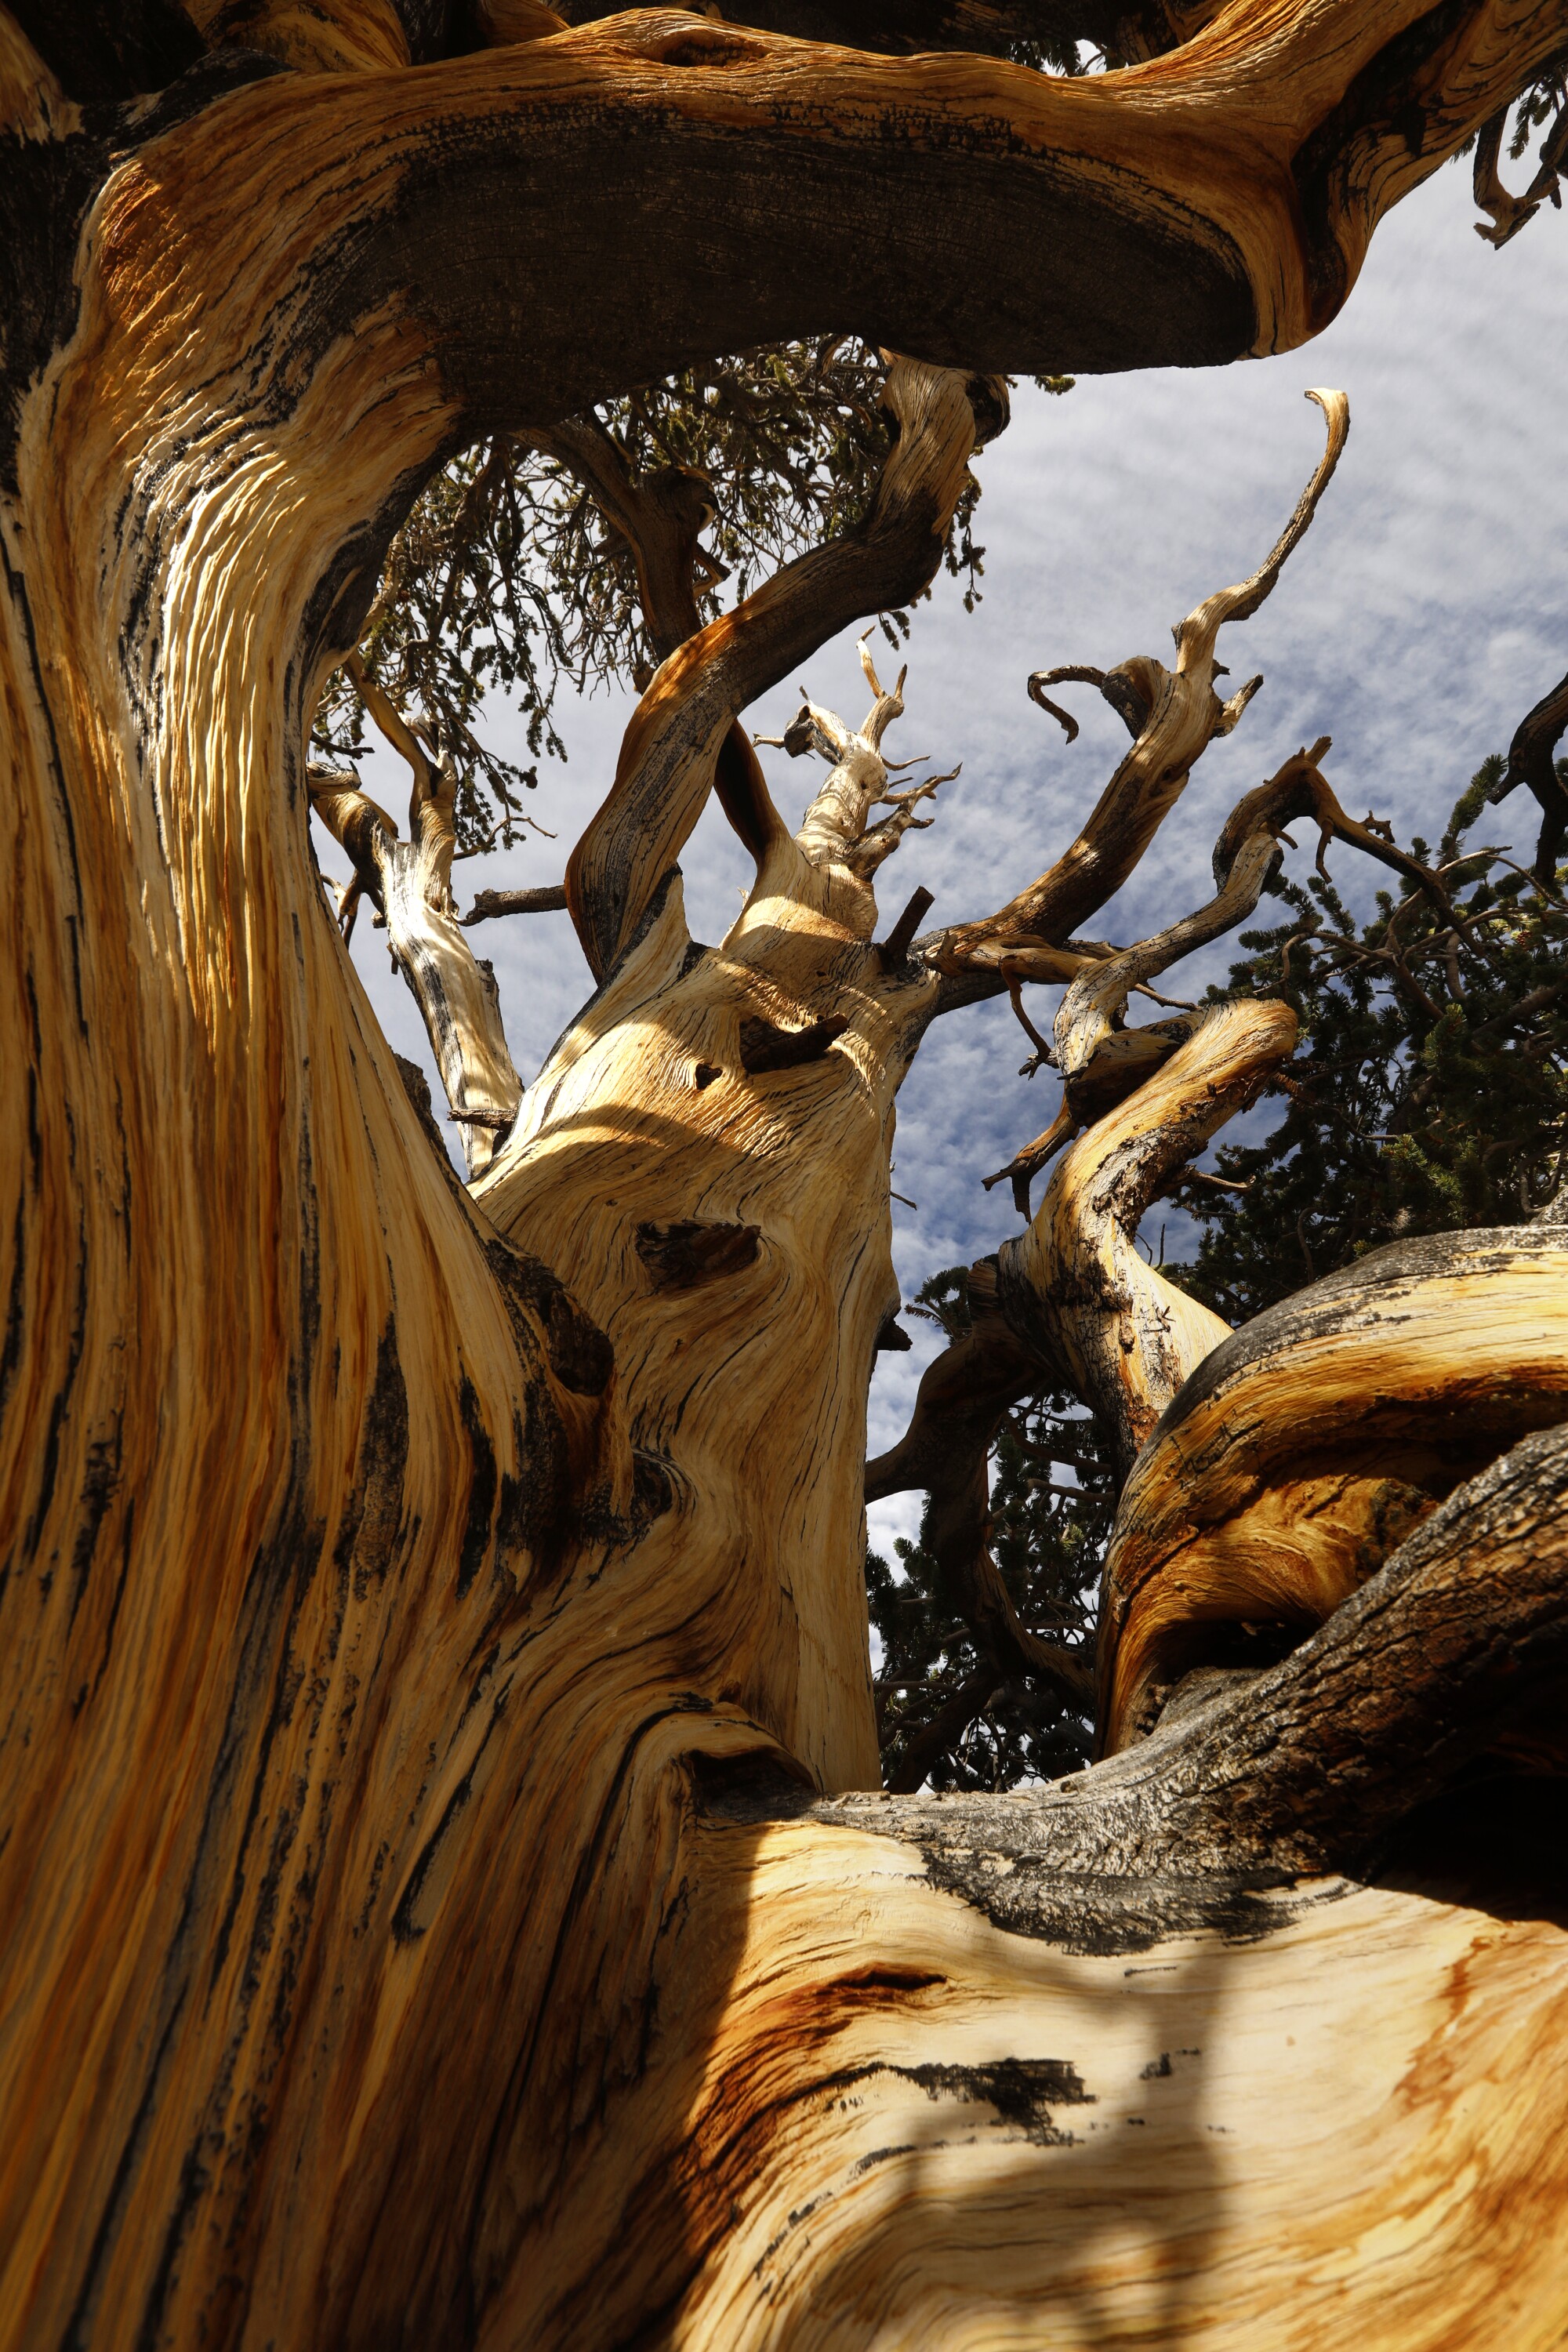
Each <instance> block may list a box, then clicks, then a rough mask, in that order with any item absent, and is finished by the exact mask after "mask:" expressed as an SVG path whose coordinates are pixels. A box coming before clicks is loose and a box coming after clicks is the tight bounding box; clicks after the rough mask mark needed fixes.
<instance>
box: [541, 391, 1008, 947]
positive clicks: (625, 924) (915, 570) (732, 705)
mask: <svg viewBox="0 0 1568 2352" xmlns="http://www.w3.org/2000/svg"><path fill="white" fill-rule="evenodd" d="M885 397H886V399H887V401H888V404H889V407H890V408H891V409H892V411H893V414H894V416H895V418H896V420H897V422H898V425H899V436H898V439H897V441H896V442H895V444H894V446H893V449H892V452H891V454H890V456H889V458H888V461H887V464H886V466H885V467H884V468H883V472H882V477H881V480H880V482H879V486H878V490H877V496H876V499H875V502H874V504H873V507H872V509H871V512H870V514H869V516H868V518H867V520H866V521H865V523H864V524H863V525H862V526H861V527H860V528H859V529H858V530H854V531H851V532H848V533H847V534H846V535H845V536H844V537H843V538H842V539H839V540H835V541H831V542H830V543H829V544H828V545H827V546H826V547H820V548H814V549H812V550H810V551H808V552H807V553H806V554H805V555H802V556H800V557H798V558H797V559H796V560H795V562H793V563H789V564H786V565H785V566H784V568H783V570H782V571H780V572H776V573H775V574H774V576H773V578H772V579H771V580H769V581H767V582H765V583H763V586H762V587H761V588H759V589H758V590H756V592H755V593H753V594H752V595H750V596H748V597H746V598H745V600H744V601H743V602H742V604H740V605H739V606H738V607H737V608H736V610H735V611H734V612H732V613H726V614H721V616H720V618H719V619H717V620H715V621H711V622H710V623H709V625H708V626H707V627H706V628H704V629H702V630H701V631H700V632H699V634H698V635H696V636H694V637H691V638H689V640H688V641H687V643H686V644H685V645H683V646H680V648H679V651H678V652H676V653H675V654H673V655H672V656H670V658H669V659H668V660H667V661H666V662H665V663H664V665H663V667H661V668H660V670H659V672H658V676H657V677H655V678H654V680H653V682H652V684H651V685H650V686H649V688H648V689H647V693H646V694H645V695H644V696H643V698H642V701H641V703H640V704H639V705H638V708H637V712H636V714H635V716H634V718H633V719H632V722H631V725H630V726H629V727H628V729H627V730H626V738H625V740H624V742H623V744H622V749H621V757H620V764H619V767H618V769H617V772H616V782H615V784H614V786H613V787H612V789H611V791H610V793H609V795H608V797H607V799H606V800H605V803H604V804H603V806H602V807H601V808H600V810H599V811H598V813H597V814H596V815H595V817H594V819H593V821H592V822H591V824H589V826H588V828H587V831H586V832H585V833H584V835H583V838H582V840H581V841H580V842H579V843H578V845H577V847H576V849H575V850H574V852H573V855H572V858H571V860H570V863H569V865H568V866H567V874H566V888H567V898H568V902H569V904H570V907H571V909H572V916H573V920H574V923H575V924H576V927H577V933H578V937H579V938H580V939H581V940H582V942H583V947H584V953H585V954H586V956H587V958H588V961H589V964H590V966H591V968H592V969H593V971H594V972H595V975H596V976H598V977H603V975H604V974H605V972H606V971H609V970H611V969H612V967H613V966H614V964H615V963H616V961H617V959H618V958H619V956H620V955H621V954H622V953H623V951H624V950H625V948H626V945H627V943H628V942H629V940H631V939H632V938H633V937H634V936H635V935H636V932H637V926H638V924H639V922H640V920H641V919H642V915H643V912H644V910H645V908H647V906H648V905H649V904H650V902H651V900H652V898H653V897H654V894H655V892H656V891H657V890H658V887H659V886H660V885H661V883H662V882H663V881H664V878H665V877H666V876H667V875H668V872H669V870H670V867H671V866H673V864H674V863H675V860H676V859H677V857H678V856H679V854H680V850H681V848H682V846H683V845H684V844H685V842H686V840H687V839H688V837H689V835H690V832H691V829H692V827H693V825H694V824H696V822H697V819H698V817H699V816H700V814H701V811H702V807H703V803H705V801H706V800H707V797H708V793H709V792H710V789H711V786H712V783H713V781H714V772H715V765H716V762H717V761H718V759H719V755H720V751H721V746H722V745H723V744H724V742H725V739H726V738H727V737H728V736H729V734H730V730H731V727H732V726H733V724H734V721H735V719H736V717H737V715H738V714H739V712H740V711H741V710H742V709H744V708H745V707H746V705H747V704H748V703H750V702H752V701H754V700H755V699H756V698H757V697H758V696H759V695H761V694H763V693H765V692H766V691H767V689H768V688H770V687H772V686H774V685H776V684H777V683H778V681H779V679H780V678H782V677H787V676H788V675H789V673H790V672H791V671H792V670H793V669H795V668H797V667H798V666H799V664H800V663H801V662H802V661H804V660H805V658H806V657H807V656H809V655H810V654H812V653H813V652H815V651H816V648H817V647H818V646H821V645H823V644H825V643H826V640H827V639H828V638H829V637H830V636H832V635H836V634H837V631H838V630H839V629H841V628H843V627H844V626H846V625H847V623H849V622H850V621H852V620H855V619H858V618H860V617H863V616H864V615H865V614H867V613H868V612H869V613H876V612H879V611H882V610H885V609H886V608H888V607H889V606H891V605H896V604H903V603H905V602H907V601H908V600H909V599H910V597H912V596H914V595H916V594H918V593H919V592H920V591H921V589H922V588H923V587H924V586H925V584H926V583H927V582H928V581H929V580H930V578H931V573H932V572H934V571H935V569H936V566H937V564H938V562H940V560H941V555H942V542H943V540H944V538H945V535H946V531H947V526H948V523H949V521H950V520H951V519H952V512H953V509H954V508H955V507H956V505H957V503H958V499H959V495H960V493H961V491H962V489H963V481H964V477H965V474H966V472H967V469H968V464H969V459H970V457H971V456H972V455H973V450H974V448H975V446H976V443H977V441H983V440H984V439H987V438H989V437H990V436H991V434H993V433H994V432H995V431H997V430H999V429H1000V425H1001V424H1002V422H1003V421H1005V413H1006V410H1005V392H1004V391H1003V389H1002V387H1000V386H999V385H997V384H994V383H991V382H990V381H989V380H981V379H976V378H973V377H966V376H963V375H959V374H955V373H951V372H950V371H948V370H945V369H942V368H931V367H926V366H924V365H922V364H921V362H916V361H912V360H901V359H900V360H895V361H894V362H893V363H892V366H891V367H890V369H889V375H888V382H887V387H886V394H885ZM748 755H749V747H748ZM759 805H761V803H759ZM765 824H766V832H765V835H763V836H762V837H760V838H759V839H758V841H757V843H756V845H755V850H756V854H757V855H758V856H763V855H764V854H765V851H766V848H767V846H768V844H769V843H770V842H771V841H772V840H773V839H774V838H776V837H777V835H778V834H779V833H780V832H781V831H782V828H781V827H780V825H779V820H778V818H777V816H776V815H775V814H773V811H772V808H771V803H768V804H767V806H766V810H765Z"/></svg>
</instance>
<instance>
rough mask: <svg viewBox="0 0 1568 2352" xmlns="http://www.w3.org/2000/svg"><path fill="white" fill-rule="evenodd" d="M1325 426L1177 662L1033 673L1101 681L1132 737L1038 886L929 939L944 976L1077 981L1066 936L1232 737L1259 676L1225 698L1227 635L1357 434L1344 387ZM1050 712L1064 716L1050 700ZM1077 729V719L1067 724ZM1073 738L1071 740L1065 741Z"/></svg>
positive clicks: (1292, 541)
mask: <svg viewBox="0 0 1568 2352" xmlns="http://www.w3.org/2000/svg"><path fill="white" fill-rule="evenodd" d="M1307 396H1308V398H1309V399H1310V400H1314V401H1316V402H1317V404H1318V405H1319V407H1320V408H1321V409H1322V411H1323V413H1324V415H1325V417H1326V419H1327V422H1328V446H1327V447H1326V449H1325V450H1324V453H1323V456H1322V458H1321V461H1320V463H1319V465H1318V467H1317V470H1316V472H1315V473H1314V474H1313V476H1312V478H1311V480H1310V482H1309V483H1308V485H1307V488H1305V490H1303V492H1302V493H1301V496H1300V499H1299V500H1298V502H1297V506H1296V510H1295V512H1294V514H1293V515H1292V516H1291V518H1290V520H1289V523H1288V524H1287V525H1286V527H1285V529H1284V530H1283V531H1282V532H1281V533H1280V536H1279V540H1278V541H1276V543H1275V545H1274V547H1273V549H1272V550H1271V551H1270V552H1269V554H1268V558H1267V559H1266V561H1265V562H1263V563H1262V564H1261V565H1260V566H1259V568H1258V571H1257V572H1254V573H1253V574H1252V576H1251V577H1250V579H1247V580H1245V581H1243V582H1242V583H1240V584H1239V585H1238V586H1237V587H1235V588H1223V589H1219V590H1217V591H1216V592H1215V594H1213V595H1212V596H1208V597H1205V600H1204V602H1203V603H1202V604H1199V605H1198V606H1197V607H1196V608H1195V610H1194V611H1193V612H1191V613H1189V614H1187V616H1186V618H1185V620H1184V621H1182V622H1180V623H1179V624H1178V625H1177V627H1176V629H1175V631H1174V633H1173V634H1174V635H1175V640H1176V666H1175V667H1174V669H1173V670H1171V669H1167V668H1166V667H1165V666H1164V665H1163V663H1162V662H1158V661H1155V660H1154V659H1152V656H1147V655H1137V656H1134V657H1133V658H1132V659H1131V661H1125V662H1122V663H1121V664H1120V665H1119V666H1118V667H1117V668H1115V669H1114V670H1111V671H1110V672H1109V673H1106V674H1104V675H1102V674H1101V673H1100V671H1098V670H1087V669H1084V668H1082V667H1078V666H1071V667H1067V668H1065V669H1058V670H1050V671H1044V672H1040V673H1038V674H1037V677H1035V678H1032V679H1031V680H1030V691H1031V693H1033V694H1036V699H1037V700H1040V699H1043V696H1042V695H1041V694H1039V693H1036V689H1037V687H1039V688H1043V686H1045V685H1048V684H1051V683H1054V682H1056V681H1057V680H1059V679H1062V678H1068V677H1078V678H1086V679H1090V680H1093V681H1094V682H1096V683H1098V684H1099V686H1100V692H1101V693H1102V694H1103V695H1104V697H1105V698H1106V700H1107V701H1108V702H1109V703H1110V705H1111V707H1112V709H1115V710H1116V711H1118V712H1119V713H1120V715H1121V718H1122V719H1123V720H1124V722H1125V724H1126V727H1127V730H1128V732H1129V734H1130V735H1131V737H1132V738H1133V742H1132V749H1131V751H1129V752H1128V754H1127V756H1126V758H1125V759H1124V760H1123V761H1122V762H1121V766H1120V767H1119V768H1118V769H1117V771H1116V773H1115V775H1114V776H1112V778H1111V780H1110V783H1109V784H1107V786H1106V788H1105V790H1104V792H1103V793H1101V794H1100V799H1099V800H1098V801H1097V802H1096V803H1095V806H1094V809H1093V812H1092V814H1090V815H1089V819H1088V821H1087V822H1086V824H1084V826H1083V829H1082V831H1081V832H1080V833H1079V835H1078V837H1077V839H1076V840H1075V841H1074V842H1073V843H1072V844H1071V845H1070V846H1069V847H1068V849H1067V850H1066V851H1064V853H1063V855H1062V856H1060V857H1058V859H1057V860H1056V862H1055V864H1054V865H1052V866H1049V867H1048V868H1047V871H1046V872H1045V873H1044V874H1043V875H1042V876H1041V877H1039V879H1038V880H1037V881H1036V882H1032V883H1030V885H1029V886H1028V887H1027V888H1026V890H1023V891H1020V892H1019V894H1018V895H1017V897H1016V898H1013V899H1012V900H1010V901H1009V903H1008V904H1007V905H1006V906H1005V907H1004V908H1001V910H1000V911H999V912H998V913H996V914H994V915H991V916H988V917H986V918H985V919H984V920H983V921H981V922H975V923H963V924H959V925H956V926H955V927H954V928H953V929H952V930H949V931H946V932H943V933H942V935H941V938H940V939H939V940H934V941H933V942H932V943H931V950H930V952H931V957H932V961H934V962H935V963H936V964H937V966H938V968H939V969H940V970H941V971H943V972H945V973H948V974H951V975H958V974H961V973H964V972H973V971H997V972H999V973H1005V974H1006V975H1010V976H1012V977H1013V978H1015V979H1022V980H1027V979H1032V978H1036V977H1038V978H1039V979H1042V980H1058V979H1062V978H1066V977H1070V974H1068V973H1067V972H1065V971H1064V970H1063V967H1062V950H1063V949H1064V947H1067V946H1068V944H1069V942H1068V933H1069V932H1071V931H1073V930H1076V929H1078V927H1079V924H1081V923H1084V922H1087V921H1088V919H1089V916H1090V915H1091V914H1093V913H1094V912H1095V911H1096V910H1097V909H1098V908H1100V907H1103V906H1104V905H1105V903H1106V902H1107V900H1108V899H1109V898H1111V897H1113V896H1114V894H1115V892H1116V891H1117V890H1119V889H1120V888H1121V885H1122V883H1123V882H1124V881H1125V880H1126V879H1127V877H1128V876H1129V875H1130V874H1131V872H1132V871H1133V869H1134V868H1135V867H1136V866H1137V865H1138V863H1139V861H1140V860H1141V859H1142V856H1143V855H1144V852H1145V851H1146V850H1147V848H1148V846H1149V844H1150V842H1151V841H1152V839H1153V837H1154V835H1155V834H1156V832H1157V831H1158V830H1159V828H1160V826H1161V825H1162V824H1163V822H1164V820H1165V818H1166V817H1167V816H1168V815H1169V814H1170V813H1171V811H1172V809H1173V808H1174V806H1175V804H1176V803H1177V801H1178V800H1179V799H1180V798H1181V795H1182V793H1183V792H1184V790H1185V788H1186V782H1187V778H1188V776H1189V775H1190V774H1191V772H1192V770H1193V768H1194V765H1195V764H1196V762H1197V761H1199V760H1200V759H1201V758H1202V756H1203V754H1204V752H1205V751H1206V750H1207V748H1208V746H1209V745H1210V743H1212V742H1213V741H1214V740H1215V738H1216V737H1217V736H1222V735H1228V734H1229V732H1230V731H1231V730H1232V728H1234V727H1235V725H1236V723H1237V720H1238V719H1239V718H1240V717H1241V714H1242V712H1243V711H1244V710H1245V709H1246V708H1247V703H1248V702H1249V701H1250V699H1251V698H1252V696H1253V694H1254V693H1255V692H1256V691H1257V689H1258V687H1259V686H1261V684H1262V683H1263V681H1262V679H1261V678H1258V677H1255V678H1252V679H1250V680H1249V681H1248V682H1247V685H1245V686H1243V687H1241V688H1238V690H1237V692H1236V693H1235V694H1233V695H1232V696H1231V697H1230V698H1229V700H1228V701H1226V702H1222V701H1221V700H1220V698H1219V696H1218V695H1217V694H1216V693H1215V685H1214V681H1215V678H1216V677H1220V676H1223V675H1224V669H1223V666H1222V665H1221V664H1220V663H1219V661H1218V660H1217V658H1216V647H1217V641H1218V636H1219V632H1220V630H1221V629H1222V628H1223V627H1224V626H1225V625H1226V623H1227V622H1235V621H1245V620H1247V619H1249V618H1250V617H1251V615H1252V614H1254V613H1256V612H1257V610H1258V606H1259V605H1260V604H1262V603H1263V602H1264V600H1265V598H1266V597H1267V596H1268V593H1269V592H1270V590H1271V589H1272V588H1273V586H1274V584H1275V583H1276V581H1277V580H1278V579H1279V573H1280V571H1281V570H1282V568H1283V566H1284V564H1285V562H1286V560H1287V558H1288V557H1289V554H1290V552H1291V551H1292V549H1293V548H1295V547H1296V546H1297V545H1298V544H1299V543H1300V540H1301V538H1302V535H1303V534H1304V532H1305V531H1306V530H1307V528H1308V526H1309V524H1310V521H1311V520H1312V517H1313V515H1314V514H1315V513H1316V511H1317V507H1318V502H1319V500H1320V499H1321V497H1322V494H1323V491H1324V490H1325V489H1326V488H1327V487H1328V484H1329V481H1330V478H1331V476H1332V474H1333V471H1334V467H1336V466H1337V465H1338V463H1339V458H1340V453H1341V451H1342V449H1343V447H1344V445H1345V436H1346V434H1347V433H1348V432H1349V430H1350V407H1349V404H1348V402H1347V401H1346V399H1345V396H1344V394H1343V393H1340V392H1311V393H1309V394H1308V395H1307ZM1045 707H1046V708H1047V709H1049V710H1051V711H1052V712H1053V713H1054V715H1056V716H1058V717H1059V718H1062V719H1066V713H1065V712H1058V711H1057V710H1056V706H1055V705H1054V704H1052V703H1049V702H1046V704H1045ZM1069 724H1070V722H1069ZM1075 731H1076V730H1075ZM1068 740H1071V738H1070V736H1069V739H1068Z"/></svg>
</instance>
